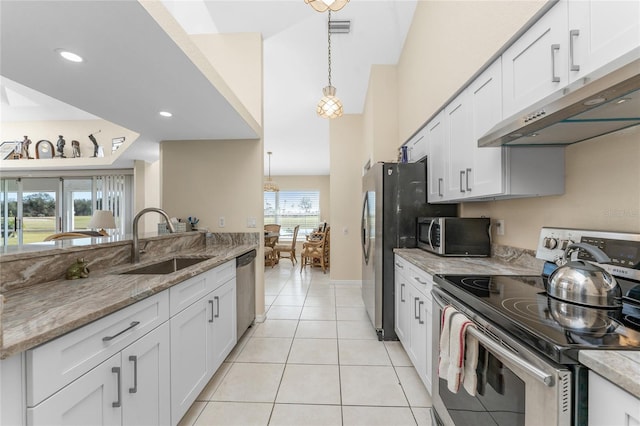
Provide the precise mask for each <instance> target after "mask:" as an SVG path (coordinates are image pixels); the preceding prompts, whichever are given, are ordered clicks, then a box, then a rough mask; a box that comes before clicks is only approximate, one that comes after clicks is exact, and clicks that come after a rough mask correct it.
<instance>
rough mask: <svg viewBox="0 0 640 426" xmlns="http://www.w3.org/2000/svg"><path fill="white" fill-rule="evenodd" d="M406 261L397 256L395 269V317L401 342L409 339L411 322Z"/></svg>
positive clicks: (395, 326)
mask: <svg viewBox="0 0 640 426" xmlns="http://www.w3.org/2000/svg"><path fill="white" fill-rule="evenodd" d="M405 263H406V262H405V261H403V260H402V259H399V258H398V257H397V256H396V258H395V271H394V287H395V314H394V315H395V318H394V328H395V331H396V335H397V336H398V340H400V341H401V342H405V341H408V340H407V339H409V336H410V334H409V333H410V322H409V314H410V309H409V306H411V304H410V303H409V287H408V283H407V279H406V278H405V275H404V273H403V272H404V270H405Z"/></svg>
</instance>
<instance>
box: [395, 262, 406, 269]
mask: <svg viewBox="0 0 640 426" xmlns="http://www.w3.org/2000/svg"><path fill="white" fill-rule="evenodd" d="M396 266H397V267H398V268H400V269H404V265H402V264H400V263H398V262H396Z"/></svg>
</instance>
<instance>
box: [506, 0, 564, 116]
mask: <svg viewBox="0 0 640 426" xmlns="http://www.w3.org/2000/svg"><path fill="white" fill-rule="evenodd" d="M567 19H568V18H567V2H566V1H560V2H558V3H557V4H556V5H555V6H553V7H552V8H551V10H549V11H548V12H547V13H546V14H545V15H544V16H542V18H540V19H539V20H538V21H537V22H536V23H535V24H533V26H532V27H531V28H530V29H529V30H527V32H525V33H524V34H523V35H522V36H521V37H520V38H518V40H516V41H515V42H514V43H513V44H512V45H511V46H510V47H509V48H508V49H507V50H506V51H505V52H504V53H503V54H502V79H503V81H502V87H503V116H504V117H505V118H506V117H509V116H511V115H513V114H516V113H518V112H520V111H521V110H522V109H524V108H526V107H528V106H530V105H532V104H534V103H535V102H537V101H539V100H540V99H542V98H544V97H545V96H547V95H549V94H551V93H553V92H555V91H557V90H558V89H560V88H562V87H563V86H565V85H566V84H567V82H568V75H569V71H568V66H567V63H568V53H566V50H567V43H566V40H567V33H568V30H567V26H568V20H567Z"/></svg>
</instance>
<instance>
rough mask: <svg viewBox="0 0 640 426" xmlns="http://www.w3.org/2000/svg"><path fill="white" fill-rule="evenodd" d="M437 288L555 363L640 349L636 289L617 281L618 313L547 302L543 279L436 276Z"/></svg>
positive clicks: (639, 306) (638, 290) (639, 304)
mask: <svg viewBox="0 0 640 426" xmlns="http://www.w3.org/2000/svg"><path fill="white" fill-rule="evenodd" d="M435 282H436V283H437V284H438V285H439V287H440V288H441V289H442V290H444V291H446V292H447V293H450V294H451V295H452V296H454V298H455V299H458V300H459V301H460V302H462V303H463V304H465V305H466V306H467V307H468V308H469V309H470V310H472V311H475V312H477V313H479V314H480V315H482V316H483V317H485V318H486V319H487V320H489V322H491V323H494V324H496V325H497V326H499V327H501V328H502V329H504V330H505V331H507V332H508V333H509V334H511V335H514V336H515V337H517V338H519V339H520V340H522V341H523V342H525V343H526V344H528V345H529V346H532V347H534V348H536V349H537V350H538V351H540V352H542V353H543V354H545V355H547V356H549V357H550V358H552V359H554V360H556V361H557V362H565V361H564V358H566V357H568V358H571V359H573V360H575V361H577V357H578V350H579V349H636V350H637V349H640V300H637V298H638V294H640V284H638V283H634V282H631V281H626V280H618V282H619V284H620V286H621V288H622V290H623V295H626V297H625V298H624V303H623V307H622V308H619V309H598V308H590V307H586V306H581V305H577V304H573V303H567V302H562V301H559V300H557V299H554V298H552V297H549V296H547V293H546V291H545V285H546V279H545V278H543V277H542V276H510V275H436V277H435Z"/></svg>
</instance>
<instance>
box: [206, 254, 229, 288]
mask: <svg viewBox="0 0 640 426" xmlns="http://www.w3.org/2000/svg"><path fill="white" fill-rule="evenodd" d="M211 272H212V274H211V275H210V276H209V277H208V278H207V279H210V280H211V282H210V283H209V289H210V290H215V289H216V288H218V287H220V286H221V285H222V284H224V283H226V282H227V281H229V280H230V279H231V278H233V277H235V276H236V260H235V259H234V260H230V261H228V262H227V263H223V264H222V265H220V266H218V267H216V268H215V269H214V270H212V271H211Z"/></svg>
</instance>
